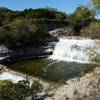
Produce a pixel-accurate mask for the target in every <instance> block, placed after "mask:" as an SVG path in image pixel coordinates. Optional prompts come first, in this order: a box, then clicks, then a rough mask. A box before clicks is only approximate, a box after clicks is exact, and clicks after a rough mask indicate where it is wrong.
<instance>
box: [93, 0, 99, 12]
mask: <svg viewBox="0 0 100 100" xmlns="http://www.w3.org/2000/svg"><path fill="white" fill-rule="evenodd" d="M92 4H93V6H94V8H95V9H96V10H97V12H98V13H99V12H100V0H92Z"/></svg>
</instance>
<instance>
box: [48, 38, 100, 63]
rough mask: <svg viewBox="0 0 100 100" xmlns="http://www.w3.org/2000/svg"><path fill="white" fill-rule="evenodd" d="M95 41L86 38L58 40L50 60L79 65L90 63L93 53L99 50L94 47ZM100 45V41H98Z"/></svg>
mask: <svg viewBox="0 0 100 100" xmlns="http://www.w3.org/2000/svg"><path fill="white" fill-rule="evenodd" d="M96 41H98V40H92V39H88V38H82V37H80V38H79V37H78V38H75V37H74V38H59V42H58V43H57V44H56V46H55V49H54V52H53V55H52V56H50V59H53V60H62V61H69V62H70V61H71V62H79V63H91V62H92V57H91V55H94V54H93V53H94V52H97V51H98V52H99V53H100V50H99V48H100V47H99V48H98V47H95V46H96V44H95V43H96ZM99 43H100V41H99Z"/></svg>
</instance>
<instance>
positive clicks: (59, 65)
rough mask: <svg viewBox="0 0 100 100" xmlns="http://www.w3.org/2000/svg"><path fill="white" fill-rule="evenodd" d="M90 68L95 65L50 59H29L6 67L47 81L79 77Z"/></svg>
mask: <svg viewBox="0 0 100 100" xmlns="http://www.w3.org/2000/svg"><path fill="white" fill-rule="evenodd" d="M90 66H92V67H93V66H96V65H93V64H92V65H91V64H80V63H74V62H63V61H56V60H50V59H31V60H25V61H20V62H16V63H12V64H10V65H8V68H10V69H13V70H15V71H19V72H22V73H27V74H29V75H32V76H38V77H41V78H43V79H46V80H49V81H60V80H68V79H71V78H74V77H77V76H80V75H82V73H84V70H86V69H88V68H90ZM92 67H91V68H92Z"/></svg>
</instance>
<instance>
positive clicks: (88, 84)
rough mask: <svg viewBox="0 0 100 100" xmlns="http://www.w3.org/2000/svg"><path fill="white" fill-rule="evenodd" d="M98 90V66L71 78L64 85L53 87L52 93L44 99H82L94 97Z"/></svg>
mask: <svg viewBox="0 0 100 100" xmlns="http://www.w3.org/2000/svg"><path fill="white" fill-rule="evenodd" d="M98 92H100V67H99V68H96V69H95V70H94V71H93V72H91V73H89V74H86V75H85V76H83V77H78V78H74V79H71V80H69V81H67V82H66V84H65V85H61V86H58V87H57V88H53V90H51V93H54V95H53V96H52V97H48V98H46V100H84V98H89V97H91V98H94V96H95V95H96V94H97V93H98ZM88 100H94V99H88ZM95 100H96V99H95ZM98 100H99V99H98Z"/></svg>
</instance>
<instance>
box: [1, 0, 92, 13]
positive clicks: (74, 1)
mask: <svg viewBox="0 0 100 100" xmlns="http://www.w3.org/2000/svg"><path fill="white" fill-rule="evenodd" d="M89 3H90V0H0V7H7V8H9V9H12V10H24V9H25V8H43V7H52V8H57V9H58V10H59V11H63V12H66V13H72V12H74V11H75V9H76V7H77V6H79V5H80V4H82V5H88V4H89Z"/></svg>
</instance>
